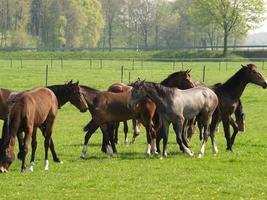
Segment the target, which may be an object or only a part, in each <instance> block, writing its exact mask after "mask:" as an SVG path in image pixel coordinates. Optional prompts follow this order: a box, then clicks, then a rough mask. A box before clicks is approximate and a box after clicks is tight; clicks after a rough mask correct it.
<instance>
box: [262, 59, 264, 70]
mask: <svg viewBox="0 0 267 200" xmlns="http://www.w3.org/2000/svg"><path fill="white" fill-rule="evenodd" d="M262 70H264V60H263V61H262Z"/></svg>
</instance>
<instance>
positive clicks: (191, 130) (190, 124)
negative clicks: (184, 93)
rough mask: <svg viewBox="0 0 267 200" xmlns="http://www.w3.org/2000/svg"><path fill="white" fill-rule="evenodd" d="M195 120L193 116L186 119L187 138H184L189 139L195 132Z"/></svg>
mask: <svg viewBox="0 0 267 200" xmlns="http://www.w3.org/2000/svg"><path fill="white" fill-rule="evenodd" d="M195 122H196V119H195V118H194V119H191V120H189V121H188V129H187V138H186V139H187V141H190V140H191V138H192V136H193V135H194V133H195V125H196V124H195Z"/></svg>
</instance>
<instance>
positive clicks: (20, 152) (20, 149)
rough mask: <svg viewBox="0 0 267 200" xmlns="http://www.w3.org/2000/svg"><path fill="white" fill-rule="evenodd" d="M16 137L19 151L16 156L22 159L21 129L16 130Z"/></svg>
mask: <svg viewBox="0 0 267 200" xmlns="http://www.w3.org/2000/svg"><path fill="white" fill-rule="evenodd" d="M17 138H18V144H19V152H18V154H17V158H18V159H19V160H22V157H23V133H22V131H18V133H17Z"/></svg>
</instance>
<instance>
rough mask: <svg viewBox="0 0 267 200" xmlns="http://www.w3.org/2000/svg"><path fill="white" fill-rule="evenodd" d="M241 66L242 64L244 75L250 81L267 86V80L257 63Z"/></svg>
mask: <svg viewBox="0 0 267 200" xmlns="http://www.w3.org/2000/svg"><path fill="white" fill-rule="evenodd" d="M241 66H242V69H241V70H242V71H243V73H244V77H245V78H246V79H247V81H248V82H250V83H254V84H256V85H259V86H262V87H263V88H264V89H266V88H267V81H266V79H265V77H264V76H263V75H262V74H261V73H260V72H259V70H258V69H257V67H256V65H254V64H247V65H241Z"/></svg>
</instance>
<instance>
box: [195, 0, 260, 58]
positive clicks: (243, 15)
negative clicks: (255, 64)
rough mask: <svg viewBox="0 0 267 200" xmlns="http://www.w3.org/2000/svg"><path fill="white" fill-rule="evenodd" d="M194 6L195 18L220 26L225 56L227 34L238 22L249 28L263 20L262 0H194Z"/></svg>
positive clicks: (234, 28)
mask: <svg viewBox="0 0 267 200" xmlns="http://www.w3.org/2000/svg"><path fill="white" fill-rule="evenodd" d="M194 7H195V8H197V9H196V11H197V12H195V14H196V17H197V18H199V19H203V20H204V21H205V22H206V23H216V24H218V25H219V26H220V27H221V28H222V30H223V46H224V49H223V53H224V56H226V54H227V45H228V38H229V35H230V34H231V33H232V32H233V30H237V27H238V26H239V24H240V23H242V25H244V26H243V27H242V28H243V29H245V30H249V29H251V28H253V27H255V25H257V24H258V23H259V22H260V21H262V20H263V13H264V0H194ZM244 22H245V23H244ZM240 28H241V27H240Z"/></svg>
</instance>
